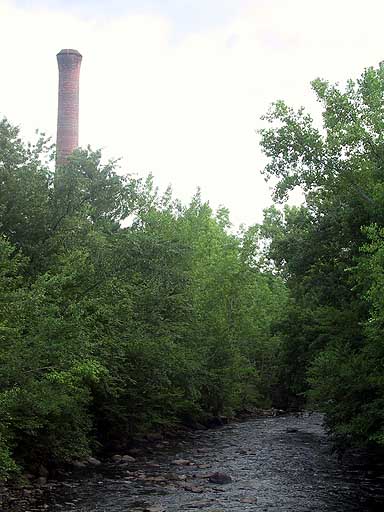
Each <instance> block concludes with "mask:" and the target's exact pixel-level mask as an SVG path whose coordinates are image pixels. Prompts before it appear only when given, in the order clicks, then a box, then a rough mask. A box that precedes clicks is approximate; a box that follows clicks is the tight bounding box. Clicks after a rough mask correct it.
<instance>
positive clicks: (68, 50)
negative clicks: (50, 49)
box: [57, 48, 82, 57]
mask: <svg viewBox="0 0 384 512" xmlns="http://www.w3.org/2000/svg"><path fill="white" fill-rule="evenodd" d="M59 55H77V56H78V57H82V55H81V53H80V52H78V51H77V50H72V49H71V48H66V49H64V50H61V51H60V52H59V53H58V54H57V56H59Z"/></svg>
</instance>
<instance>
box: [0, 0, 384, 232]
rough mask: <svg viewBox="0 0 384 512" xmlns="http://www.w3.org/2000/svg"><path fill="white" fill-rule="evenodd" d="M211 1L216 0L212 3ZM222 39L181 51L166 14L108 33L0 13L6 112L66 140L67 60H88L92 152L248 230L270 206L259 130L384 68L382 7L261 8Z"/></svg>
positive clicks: (59, 18) (301, 1)
mask: <svg viewBox="0 0 384 512" xmlns="http://www.w3.org/2000/svg"><path fill="white" fill-rule="evenodd" d="M207 1H209V0H207ZM250 3H251V6H250V7H249V8H248V9H246V10H244V11H243V12H242V13H241V14H239V15H238V16H237V17H236V18H233V19H232V20H231V21H230V22H228V23H227V24H226V25H225V26H224V25H223V26H221V27H220V28H215V29H210V30H206V31H199V33H188V34H186V36H185V37H184V38H181V39H180V38H179V39H178V44H175V42H174V40H173V39H172V31H173V27H172V23H171V20H170V19H169V18H167V17H165V16H164V17H162V16H160V15H155V14H153V15H149V14H148V15H144V14H143V15H141V16H139V15H132V16H128V15H126V16H124V17H120V18H118V19H111V18H110V17H109V18H108V19H107V20H106V21H105V22H103V21H101V20H100V15H99V16H98V18H97V19H96V18H95V19H94V20H91V19H89V18H88V19H87V20H85V19H83V18H77V17H76V16H75V15H74V14H69V13H65V12H58V11H49V10H47V9H43V8H40V9H21V8H16V7H15V6H14V5H13V4H12V2H5V1H4V0H0V45H1V48H2V49H3V52H2V79H1V81H0V113H2V114H5V115H6V116H7V117H8V118H9V119H10V120H11V121H12V122H14V123H17V124H20V125H21V126H22V127H23V129H24V132H25V133H26V134H27V136H31V134H32V133H33V130H34V129H35V128H40V129H42V130H44V131H46V132H47V133H49V134H51V135H52V136H54V135H55V124H56V108H57V65H56V60H55V54H56V53H57V52H58V51H59V50H61V49H62V48H68V47H69V48H76V49H78V50H79V51H80V52H81V53H82V54H83V64H82V71H81V112H80V116H81V118H80V139H81V141H80V142H81V144H82V145H87V144H91V145H92V146H93V147H104V148H105V152H106V155H108V156H116V157H118V156H123V157H124V160H123V166H124V168H125V169H126V170H127V171H138V172H139V173H141V174H144V173H146V172H147V171H151V172H153V173H154V175H155V177H156V180H157V182H158V183H159V184H160V185H161V186H162V187H165V186H166V185H167V184H168V183H172V184H173V187H174V190H175V193H176V194H177V195H178V196H181V197H182V198H183V199H187V198H188V197H190V196H191V194H192V193H193V192H194V190H195V189H196V187H197V186H198V185H201V186H202V188H203V194H204V196H205V197H207V198H209V199H210V200H211V202H212V204H213V205H214V206H217V205H218V204H220V203H224V204H225V205H226V206H228V207H229V208H230V210H231V213H232V218H233V219H234V221H235V222H236V223H239V222H247V223H252V222H254V221H256V220H260V218H261V211H262V208H264V207H265V206H267V205H268V204H269V203H270V197H269V193H268V186H267V185H266V184H265V183H264V180H263V178H262V177H261V175H260V169H261V168H262V166H263V157H262V155H261V153H260V150H259V149H258V147H257V137H256V135H255V129H256V128H258V127H259V126H260V122H259V117H260V115H261V114H262V113H263V112H264V111H265V110H266V109H267V107H268V104H269V103H270V102H271V101H273V100H274V99H276V98H285V99H286V100H287V101H288V102H289V103H293V104H295V105H297V104H306V105H309V106H310V107H311V108H312V107H313V100H312V96H311V94H310V91H309V85H308V84H309V81H310V80H311V79H313V78H315V77H316V76H319V75H320V76H323V77H325V78H329V79H331V80H341V81H343V80H345V79H347V78H349V77H355V76H358V75H359V74H360V72H361V71H362V69H363V68H364V67H366V66H368V65H376V64H377V63H378V62H379V61H380V60H382V59H383V57H384V50H383V49H382V41H381V39H382V36H381V34H382V30H381V20H382V19H383V14H384V5H383V6H382V3H381V1H380V0H377V1H376V0H367V1H366V2H365V3H364V5H363V4H362V3H361V2H360V1H359V0H356V1H354V0H348V1H347V0H339V1H338V2H334V1H331V0H323V2H321V3H319V2H308V1H305V0H290V1H288V0H269V1H267V0H254V1H253V2H250Z"/></svg>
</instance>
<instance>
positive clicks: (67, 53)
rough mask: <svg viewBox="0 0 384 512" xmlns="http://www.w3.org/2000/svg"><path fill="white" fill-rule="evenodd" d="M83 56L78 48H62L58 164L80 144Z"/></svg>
mask: <svg viewBox="0 0 384 512" xmlns="http://www.w3.org/2000/svg"><path fill="white" fill-rule="evenodd" d="M81 59H82V56H81V55H80V53H79V52H78V51H77V50H61V52H59V53H58V54H57V63H58V65H59V106H58V113H57V139H56V166H60V165H62V164H64V163H65V161H66V159H67V157H68V156H69V155H70V154H71V153H72V152H73V150H74V149H76V148H77V146H78V145H79V76H80V65H81Z"/></svg>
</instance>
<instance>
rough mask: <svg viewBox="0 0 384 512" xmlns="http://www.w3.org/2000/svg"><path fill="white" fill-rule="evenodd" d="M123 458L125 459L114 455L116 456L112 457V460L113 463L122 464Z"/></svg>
mask: <svg viewBox="0 0 384 512" xmlns="http://www.w3.org/2000/svg"><path fill="white" fill-rule="evenodd" d="M122 458H123V457H122V456H121V455H114V456H113V457H112V460H113V462H121V459H122Z"/></svg>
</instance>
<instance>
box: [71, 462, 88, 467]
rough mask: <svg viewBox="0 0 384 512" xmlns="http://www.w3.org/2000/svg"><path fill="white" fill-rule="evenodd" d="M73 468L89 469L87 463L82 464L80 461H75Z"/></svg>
mask: <svg viewBox="0 0 384 512" xmlns="http://www.w3.org/2000/svg"><path fill="white" fill-rule="evenodd" d="M72 466H74V467H75V468H77V469H83V468H86V467H87V465H86V463H85V462H81V461H80V460H74V461H73V462H72Z"/></svg>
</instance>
